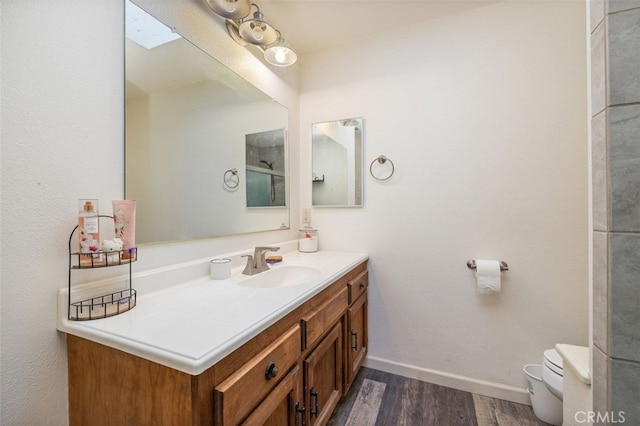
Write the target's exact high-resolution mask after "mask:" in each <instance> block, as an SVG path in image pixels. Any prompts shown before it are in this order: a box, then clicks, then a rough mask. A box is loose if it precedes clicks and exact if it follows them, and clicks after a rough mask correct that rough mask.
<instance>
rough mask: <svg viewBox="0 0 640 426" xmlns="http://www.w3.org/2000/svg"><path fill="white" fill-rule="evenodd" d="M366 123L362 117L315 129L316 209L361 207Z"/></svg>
mask: <svg viewBox="0 0 640 426" xmlns="http://www.w3.org/2000/svg"><path fill="white" fill-rule="evenodd" d="M363 127H364V120H363V119H362V117H356V118H347V119H342V120H334V121H325V122H322V123H314V124H313V125H312V126H311V157H312V166H311V168H312V177H311V181H312V205H313V206H314V207H361V206H362V205H363V200H362V193H363V189H362V181H363V171H362V164H363V163H362V162H363V145H364V128H363Z"/></svg>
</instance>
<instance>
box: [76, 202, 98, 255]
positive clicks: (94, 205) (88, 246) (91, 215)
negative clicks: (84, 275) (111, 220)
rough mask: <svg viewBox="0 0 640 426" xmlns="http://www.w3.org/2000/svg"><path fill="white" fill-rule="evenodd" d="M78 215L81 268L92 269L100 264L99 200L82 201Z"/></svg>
mask: <svg viewBox="0 0 640 426" xmlns="http://www.w3.org/2000/svg"><path fill="white" fill-rule="evenodd" d="M79 204H80V209H79V210H80V211H79V213H78V242H79V245H80V266H81V267H91V266H95V265H97V264H99V263H100V260H101V255H100V219H99V217H98V200H95V199H93V200H80V203H79Z"/></svg>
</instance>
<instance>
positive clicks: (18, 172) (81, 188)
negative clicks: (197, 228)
mask: <svg viewBox="0 0 640 426" xmlns="http://www.w3.org/2000/svg"><path fill="white" fill-rule="evenodd" d="M149 2H150V3H154V2H153V1H152V0H150V1H149ZM155 3H157V2H155ZM154 6H155V7H156V8H160V9H161V10H160V12H161V13H164V14H165V15H166V16H167V17H168V20H169V22H170V23H171V24H172V26H175V27H177V28H178V31H181V30H182V29H185V33H187V34H186V35H187V36H188V37H189V36H191V37H199V38H200V39H202V40H206V46H205V48H207V49H209V50H210V51H212V52H215V53H216V55H217V56H218V57H219V58H221V59H222V60H223V61H224V62H225V64H227V65H228V66H232V67H233V68H234V69H236V70H237V71H238V72H240V73H241V74H242V75H243V76H244V77H245V78H248V79H249V80H251V81H252V82H253V83H254V84H256V85H257V86H258V87H261V88H262V89H263V91H265V92H267V93H268V94H269V95H270V96H272V97H275V98H277V99H278V100H279V101H280V102H281V103H283V104H284V105H285V106H287V107H288V108H289V109H290V114H291V117H292V118H294V119H292V120H290V129H291V131H292V132H293V133H294V134H297V133H298V132H299V128H298V125H297V116H298V104H297V103H298V98H297V87H296V86H297V80H296V76H297V70H296V69H295V67H294V68H293V69H291V68H290V69H288V70H282V71H281V70H278V71H277V73H278V74H277V75H276V74H274V73H271V72H270V71H268V69H267V68H265V67H264V66H262V65H261V62H260V61H258V60H257V59H256V58H255V57H254V56H253V55H252V54H251V53H249V52H248V51H247V50H246V49H244V48H240V47H238V46H237V45H236V44H235V43H234V42H233V41H232V40H231V39H230V38H229V37H228V36H227V35H226V34H225V33H224V30H223V29H222V26H221V25H218V26H216V23H218V20H217V18H213V17H210V16H209V15H207V14H205V13H203V11H204V8H205V7H206V6H203V5H202V4H200V3H196V2H195V1H181V2H163V4H162V5H159V4H156V5H154ZM1 8H2V10H1V19H2V25H1V31H2V33H1V43H2V64H1V67H2V68H1V79H2V80H1V90H2V96H1V102H2V103H1V113H2V117H1V118H2V122H1V138H2V152H1V162H2V167H1V173H2V194H1V195H2V199H1V203H2V204H1V209H0V214H1V227H2V270H1V273H2V287H1V288H2V296H1V304H2V305H1V324H2V336H1V360H0V361H1V362H0V364H1V365H0V374H1V380H0V382H1V386H2V388H1V397H0V399H1V409H2V412H1V414H0V424H3V425H12V426H13V425H45V424H46V425H64V424H67V422H68V420H67V410H68V406H67V374H66V368H67V364H66V348H65V337H64V335H63V334H61V333H59V332H57V331H56V328H55V327H56V315H57V313H56V291H57V290H58V289H59V288H61V287H64V286H66V285H67V265H68V258H67V240H68V238H69V233H70V232H71V230H72V229H73V227H74V226H75V224H76V223H77V212H76V210H77V202H78V201H77V200H78V199H79V198H99V199H100V201H101V206H102V208H103V209H107V210H109V205H110V202H111V200H112V199H120V198H121V197H122V196H123V188H124V180H123V171H124V155H123V153H124V146H123V135H124V112H123V105H124V94H123V90H124V73H123V58H124V51H123V46H124V42H123V32H124V28H123V23H124V7H123V2H122V1H121V0H92V1H85V0H55V1H54V0H51V1H35V0H25V1H6V2H2V3H1ZM177 12H179V13H177ZM187 30H188V31H187ZM285 81H291V85H289V84H287V83H285ZM298 155H299V154H298V151H297V148H296V146H295V145H292V150H291V156H292V159H293V161H292V167H293V168H294V170H296V169H297V167H298V164H297V158H298ZM291 189H292V191H294V192H295V193H296V194H297V193H298V192H299V189H298V186H297V183H296V182H292V188H291ZM292 201H293V202H292V211H293V212H296V211H298V207H297V206H298V205H297V199H296V197H293V200H292ZM292 219H293V220H292V227H293V229H296V227H297V219H298V217H297V215H292ZM295 235H297V232H296V231H278V232H267V233H260V234H254V235H249V236H238V237H230V238H221V239H214V240H202V241H198V242H193V243H186V244H162V245H155V246H146V247H141V248H140V251H139V257H140V260H139V261H138V262H137V263H136V265H135V266H134V272H139V271H142V270H144V269H148V268H152V267H156V266H160V265H163V264H168V263H173V262H180V261H182V260H184V259H194V258H199V257H207V256H211V255H213V254H216V253H224V252H228V251H234V250H239V249H242V248H245V247H251V246H253V245H257V244H268V243H272V242H277V241H282V240H286V239H291V238H294V237H295ZM116 269H117V268H116ZM114 273H116V274H118V272H117V271H116V272H114ZM88 379H89V378H88Z"/></svg>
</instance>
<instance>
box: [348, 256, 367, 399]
mask: <svg viewBox="0 0 640 426" xmlns="http://www.w3.org/2000/svg"><path fill="white" fill-rule="evenodd" d="M368 286H369V275H368V273H367V270H366V269H365V270H364V271H362V272H360V273H359V274H358V275H356V277H354V278H353V279H352V280H350V281H349V282H348V283H347V288H348V289H349V309H347V328H346V331H347V333H346V338H345V352H346V371H345V375H346V377H345V378H346V380H345V385H344V395H346V394H347V392H348V391H349V389H350V388H351V384H352V383H353V381H354V380H355V378H356V375H357V374H358V371H359V370H360V367H361V366H362V363H363V362H364V359H365V357H366V356H367V345H368V341H369V332H368V329H369V328H368V318H367V311H368V310H367V307H368V306H367V301H368V299H367V287H368Z"/></svg>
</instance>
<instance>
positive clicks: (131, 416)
mask: <svg viewBox="0 0 640 426" xmlns="http://www.w3.org/2000/svg"><path fill="white" fill-rule="evenodd" d="M366 265H367V263H366V261H365V262H363V263H362V264H360V265H358V266H357V267H355V268H354V269H353V270H351V271H350V272H348V273H347V274H346V275H345V276H343V277H342V278H339V279H338V280H337V281H335V282H334V283H332V284H331V285H329V286H328V287H326V288H325V289H324V290H322V291H321V292H320V293H318V294H317V295H315V296H313V297H312V298H311V299H309V300H307V301H306V302H304V303H303V304H302V305H300V306H299V307H297V308H296V309H295V310H293V311H292V312H290V313H289V314H287V315H285V316H284V317H283V318H281V319H280V320H278V321H277V322H276V323H274V324H272V325H271V326H270V327H268V328H267V329H266V330H264V331H263V332H261V333H259V334H258V335H257V336H255V337H254V338H252V339H250V340H249V341H248V342H246V343H245V344H243V345H242V346H241V347H240V348H238V349H236V350H235V351H234V352H232V353H231V354H229V355H228V356H226V357H225V358H223V359H222V360H220V361H219V362H218V363H216V364H215V365H213V366H212V367H210V368H209V369H207V370H206V371H204V372H203V373H201V374H199V375H197V376H193V375H189V374H186V373H183V372H181V371H178V370H174V369H172V368H170V367H166V366H163V365H160V364H157V363H154V362H152V361H149V360H146V359H143V358H139V357H137V356H135V355H131V354H128V353H126V352H122V351H120V350H118V349H114V348H112V347H108V346H104V345H101V344H98V343H95V342H92V341H89V340H86V339H83V338H81V337H76V336H73V335H68V337H67V348H68V349H67V351H68V364H69V423H70V425H71V426H75V425H82V426H84V425H87V424H91V425H101V424H105V425H111V424H123V425H125V424H153V425H158V426H161V425H168V426H179V425H184V426H198V425H212V424H213V425H216V426H227V425H238V424H242V425H273V426H283V425H285V426H289V425H291V426H294V425H296V426H301V425H303V424H306V425H308V426H311V425H325V424H326V423H327V421H328V420H329V418H330V416H331V414H332V412H333V410H334V408H335V406H336V405H337V403H338V401H339V400H340V398H341V396H342V395H344V393H346V388H348V386H350V383H352V382H353V379H354V377H355V374H356V373H357V371H358V369H359V368H360V365H361V364H362V361H363V360H364V356H365V355H366V342H367V316H366V315H367V314H366V309H367V304H366V287H367V271H366ZM354 333H355V334H354ZM351 336H357V337H354V339H356V338H357V343H356V342H355V340H353V341H352V340H351ZM352 342H353V345H352ZM352 346H354V347H355V348H356V349H351V348H352Z"/></svg>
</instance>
